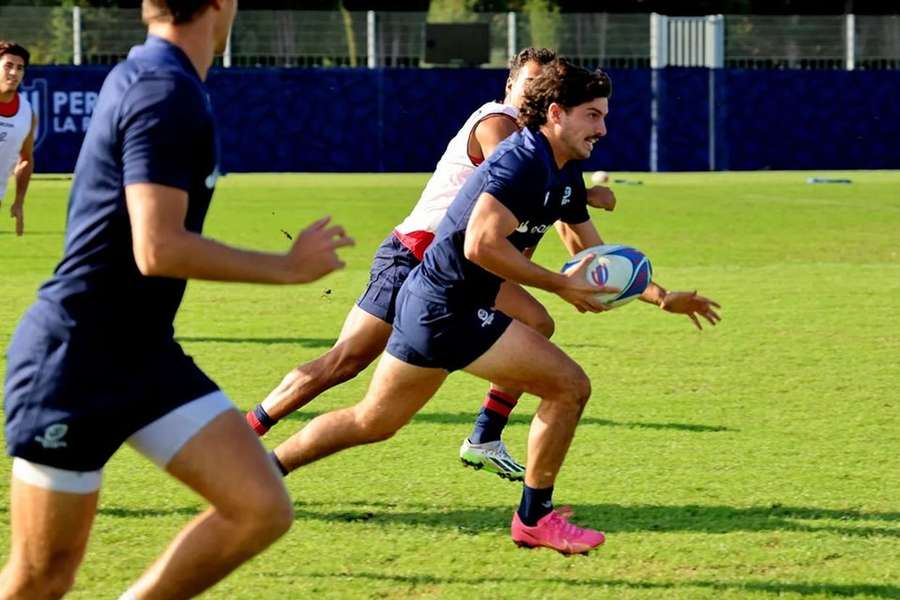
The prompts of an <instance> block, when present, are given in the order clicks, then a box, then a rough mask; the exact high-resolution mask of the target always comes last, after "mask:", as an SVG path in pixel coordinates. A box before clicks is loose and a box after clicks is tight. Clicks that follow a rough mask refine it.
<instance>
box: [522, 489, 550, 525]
mask: <svg viewBox="0 0 900 600" xmlns="http://www.w3.org/2000/svg"><path fill="white" fill-rule="evenodd" d="M552 510H553V486H550V487H548V488H541V489H537V488H530V487H528V486H527V485H526V486H524V489H523V490H522V502H521V503H520V504H519V510H518V513H519V518H520V519H521V520H522V522H523V523H525V525H527V526H529V527H534V526H535V525H537V522H538V521H540V520H541V519H543V518H544V517H545V516H546V515H548V514H550V512H551V511H552Z"/></svg>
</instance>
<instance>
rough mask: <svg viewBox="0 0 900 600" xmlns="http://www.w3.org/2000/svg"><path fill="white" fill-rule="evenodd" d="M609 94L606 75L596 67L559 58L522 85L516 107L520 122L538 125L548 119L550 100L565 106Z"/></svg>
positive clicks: (575, 104)
mask: <svg viewBox="0 0 900 600" xmlns="http://www.w3.org/2000/svg"><path fill="white" fill-rule="evenodd" d="M611 95H612V81H610V79H609V75H607V74H606V73H604V72H603V71H601V70H599V69H597V70H596V71H588V70H587V69H582V68H581V67H578V66H575V65H573V64H572V63H570V62H569V61H567V60H566V59H564V58H559V59H556V60H554V61H553V62H551V63H550V64H548V65H545V66H544V68H543V69H542V70H541V74H540V75H538V76H537V77H535V78H534V79H533V80H532V81H531V83H530V84H529V85H528V87H526V88H525V94H524V97H523V98H522V106H521V107H520V108H519V125H521V126H522V127H529V128H531V129H537V128H538V127H540V126H541V125H543V124H544V123H546V122H547V110H548V109H549V108H550V105H551V104H553V103H556V104H559V105H560V106H562V107H563V108H564V109H566V110H568V109H570V108H573V107H575V106H578V105H579V104H584V103H585V102H590V101H591V100H593V99H594V98H609V97H610V96H611Z"/></svg>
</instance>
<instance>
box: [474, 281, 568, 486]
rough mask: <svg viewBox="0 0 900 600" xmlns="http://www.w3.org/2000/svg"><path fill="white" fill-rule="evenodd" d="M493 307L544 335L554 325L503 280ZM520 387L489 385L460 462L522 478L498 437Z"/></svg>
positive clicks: (522, 472)
mask: <svg viewBox="0 0 900 600" xmlns="http://www.w3.org/2000/svg"><path fill="white" fill-rule="evenodd" d="M495 306H496V308H498V309H499V310H501V311H503V312H504V313H506V314H507V315H509V316H511V317H512V318H514V319H516V320H517V321H519V322H521V323H524V324H526V325H528V326H530V327H531V328H532V329H534V330H536V331H537V332H538V333H540V334H541V335H543V336H544V337H546V338H550V336H552V335H553V330H554V328H555V324H554V322H553V318H552V317H551V316H550V314H549V313H548V312H547V309H546V308H544V306H543V305H542V304H541V303H540V302H538V301H537V299H536V298H535V297H534V296H532V295H531V294H530V293H528V292H527V291H526V290H525V288H523V287H522V286H520V285H518V284H515V283H512V282H509V281H506V282H503V284H502V285H501V286H500V293H499V294H498V295H497V300H496V302H495ZM521 395H522V391H521V390H517V389H513V388H508V387H504V386H502V385H496V384H492V385H491V387H490V389H489V390H488V392H487V395H486V396H485V400H484V404H482V406H481V411H480V412H479V413H478V417H477V418H476V420H475V426H474V428H473V429H472V432H471V433H470V434H469V436H468V437H467V438H466V439H465V440H463V443H462V446H460V448H459V457H460V460H461V461H462V463H463V464H464V465H466V466H469V467H474V468H476V469H484V470H485V471H488V472H490V473H494V474H496V475H498V476H500V477H502V478H504V479H509V480H511V481H521V480H522V478H523V477H524V475H525V466H524V465H522V464H521V463H519V461H517V460H516V459H514V458H513V457H512V455H511V454H510V453H509V451H508V450H507V448H506V444H504V443H503V441H502V440H501V439H500V438H501V435H502V432H503V429H504V428H505V427H506V423H507V422H508V420H509V414H510V412H511V411H512V410H513V409H514V408H515V407H516V405H517V404H518V402H519V397H520V396H521Z"/></svg>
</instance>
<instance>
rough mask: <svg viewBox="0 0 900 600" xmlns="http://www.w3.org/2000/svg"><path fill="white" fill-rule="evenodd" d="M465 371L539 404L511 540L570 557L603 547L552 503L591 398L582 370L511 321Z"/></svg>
mask: <svg viewBox="0 0 900 600" xmlns="http://www.w3.org/2000/svg"><path fill="white" fill-rule="evenodd" d="M465 371H467V372H468V373H471V374H473V375H477V376H479V377H483V378H485V379H489V380H490V381H494V382H497V383H499V384H501V385H505V386H507V387H509V388H512V389H521V390H524V391H526V392H528V393H531V394H535V395H537V396H539V397H540V398H541V402H540V404H539V405H538V409H537V412H536V414H535V416H534V419H533V420H532V423H531V431H530V433H529V436H528V465H527V470H526V473H525V488H524V491H523V494H522V501H521V503H520V505H519V509H518V511H516V514H515V515H514V516H513V526H512V533H513V539H514V540H515V541H516V542H517V543H520V544H522V545H527V546H548V547H551V548H554V549H556V550H559V551H560V552H566V553H571V552H585V551H587V550H590V549H591V548H594V547H596V546H598V545H600V544H602V543H603V541H604V536H603V534H602V533H600V532H599V531H594V530H591V529H584V528H580V527H576V526H574V525H572V524H571V523H569V522H568V520H567V519H568V515H566V514H564V513H561V512H557V511H554V510H553V503H552V495H553V485H554V483H555V482H556V477H557V475H558V474H559V470H560V468H561V467H562V463H563V460H564V459H565V456H566V453H567V452H568V450H569V445H570V444H571V442H572V438H573V436H574V434H575V427H576V426H577V424H578V420H579V419H580V418H581V413H582V411H583V410H584V407H585V404H586V403H587V400H588V398H589V397H590V394H591V385H590V380H589V379H588V378H587V376H586V375H585V373H584V371H583V370H582V369H581V367H579V366H578V365H577V364H576V363H575V362H574V361H573V360H572V359H571V358H569V357H568V356H566V354H565V353H564V352H563V351H562V350H560V349H559V348H557V347H556V346H554V345H553V344H551V343H550V342H549V341H548V340H547V339H546V338H544V337H543V336H542V335H541V334H539V333H537V332H536V331H534V330H533V329H531V328H530V327H527V326H524V325H522V324H521V323H518V322H517V321H512V323H511V324H510V325H509V327H508V328H507V329H506V331H505V332H504V333H503V335H502V336H501V337H500V339H499V340H497V342H496V343H495V344H494V345H493V346H491V348H490V349H489V350H488V351H487V352H486V353H484V354H483V355H481V356H480V357H479V358H477V359H476V360H475V361H474V362H473V363H472V364H470V365H469V366H468V367H466V368H465Z"/></svg>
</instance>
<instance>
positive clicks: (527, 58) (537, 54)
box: [507, 48, 556, 85]
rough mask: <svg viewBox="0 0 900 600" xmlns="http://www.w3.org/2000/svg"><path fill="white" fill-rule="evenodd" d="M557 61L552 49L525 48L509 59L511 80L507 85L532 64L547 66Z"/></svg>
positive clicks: (508, 80)
mask: <svg viewBox="0 0 900 600" xmlns="http://www.w3.org/2000/svg"><path fill="white" fill-rule="evenodd" d="M554 60H556V52H555V51H553V50H551V49H550V48H525V49H524V50H522V51H520V52H519V53H518V54H516V55H515V56H513V57H512V58H511V59H509V78H508V79H507V85H508V84H511V83H512V82H513V81H515V80H516V77H518V76H519V71H521V70H522V67H524V66H525V65H527V64H528V63H530V62H536V63H537V64H539V65H546V64H549V63H550V62H552V61H554Z"/></svg>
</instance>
